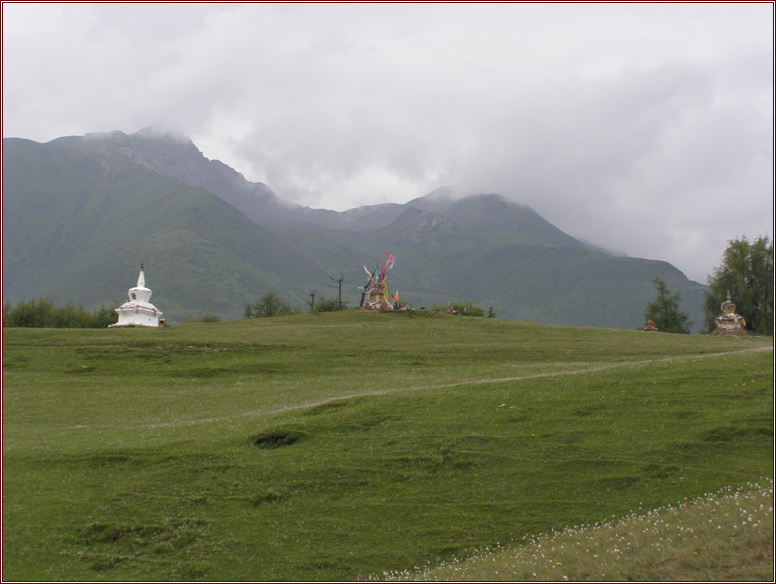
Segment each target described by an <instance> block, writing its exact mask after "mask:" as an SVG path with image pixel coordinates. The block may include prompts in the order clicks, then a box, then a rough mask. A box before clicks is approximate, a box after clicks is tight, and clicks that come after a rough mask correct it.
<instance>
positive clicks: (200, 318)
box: [183, 312, 221, 323]
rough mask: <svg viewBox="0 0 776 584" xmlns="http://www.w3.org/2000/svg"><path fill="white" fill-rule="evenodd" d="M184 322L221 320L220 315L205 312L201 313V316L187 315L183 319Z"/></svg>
mask: <svg viewBox="0 0 776 584" xmlns="http://www.w3.org/2000/svg"><path fill="white" fill-rule="evenodd" d="M183 322H184V323H192V322H221V317H219V316H216V315H215V314H211V313H209V312H208V313H207V314H203V315H201V316H187V317H186V318H184V319H183Z"/></svg>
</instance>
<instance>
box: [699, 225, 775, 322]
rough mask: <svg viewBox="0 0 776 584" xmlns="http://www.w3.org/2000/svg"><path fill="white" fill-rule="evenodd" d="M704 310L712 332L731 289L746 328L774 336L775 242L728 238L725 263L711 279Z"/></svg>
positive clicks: (723, 261) (723, 259)
mask: <svg viewBox="0 0 776 584" xmlns="http://www.w3.org/2000/svg"><path fill="white" fill-rule="evenodd" d="M708 284H709V292H706V293H705V298H704V302H703V311H704V313H705V321H706V322H705V324H706V328H707V330H708V331H709V332H711V331H713V330H714V329H715V328H716V323H715V321H714V319H715V318H716V317H717V316H719V308H720V305H721V304H722V303H723V302H724V301H725V300H726V299H727V294H728V291H730V296H731V298H732V300H733V303H734V304H735V305H736V312H738V314H740V315H741V316H743V317H744V319H745V320H746V328H747V329H748V330H750V331H752V332H754V333H757V334H761V335H773V242H772V241H770V240H769V239H768V237H767V236H765V237H758V238H757V239H755V240H754V241H753V242H752V243H749V241H748V240H747V239H746V237H742V238H741V239H738V238H736V239H734V240H732V241H728V247H727V249H726V250H725V253H724V254H723V256H722V265H720V266H718V267H716V268H714V274H713V275H712V276H709V278H708Z"/></svg>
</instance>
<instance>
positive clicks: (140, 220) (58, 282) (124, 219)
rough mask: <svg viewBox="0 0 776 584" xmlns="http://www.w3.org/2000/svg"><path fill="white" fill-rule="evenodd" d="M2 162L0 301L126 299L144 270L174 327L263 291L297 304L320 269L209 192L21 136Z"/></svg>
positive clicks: (235, 310) (230, 312)
mask: <svg viewBox="0 0 776 584" xmlns="http://www.w3.org/2000/svg"><path fill="white" fill-rule="evenodd" d="M3 162H4V174H3V297H4V300H10V301H19V300H21V299H23V298H31V297H37V296H42V295H47V296H51V297H52V298H53V299H54V300H55V301H57V302H58V303H64V302H67V301H72V302H76V303H82V304H84V305H86V306H95V305H100V304H101V303H111V302H113V301H115V300H123V296H124V295H125V294H126V290H127V289H128V288H129V287H131V286H132V285H133V284H134V282H135V280H136V278H137V271H138V269H139V266H140V263H141V262H143V263H145V265H146V274H147V277H148V284H149V287H151V289H152V290H153V291H154V297H153V300H154V302H156V303H157V306H158V307H159V309H160V310H162V311H163V312H165V314H167V313H170V316H171V318H172V319H173V320H179V319H180V318H181V317H182V316H185V315H186V314H190V313H202V312H207V311H210V312H214V313H217V314H221V315H224V316H231V317H233V318H237V317H239V316H241V313H242V307H243V304H244V301H245V300H250V301H253V300H255V298H256V297H257V296H258V295H259V294H260V293H261V292H265V291H268V290H269V289H279V290H283V291H284V292H286V293H288V292H292V295H293V296H294V299H295V300H299V301H300V302H301V301H302V300H303V298H304V296H305V292H306V289H305V281H306V278H307V274H309V273H310V272H311V271H312V270H315V269H317V267H316V266H315V264H314V263H312V262H311V261H310V260H309V259H308V257H307V256H306V255H305V254H303V253H300V252H299V251H298V250H295V249H294V248H293V247H292V246H290V245H289V244H287V243H285V242H284V241H282V240H281V239H279V238H277V237H276V236H274V235H272V234H271V233H269V232H268V231H266V230H264V229H262V228H260V227H259V226H257V225H256V224H255V223H253V222H251V221H250V220H248V219H247V218H246V217H245V216H243V215H242V214H241V213H239V212H238V211H237V210H236V209H234V207H232V206H230V205H228V204H226V203H224V202H223V201H221V200H219V199H218V198H216V197H215V196H213V195H212V194H211V193H208V192H206V191H204V190H202V189H198V188H194V187H189V186H186V185H184V184H182V183H181V182H180V181H178V180H176V179H174V178H171V177H166V176H160V175H158V174H155V173H152V172H150V171H148V170H147V169H146V168H144V167H143V166H139V165H132V164H126V163H124V162H118V163H117V161H115V160H113V161H110V160H107V159H105V158H102V159H100V158H97V157H94V156H89V155H88V154H85V153H84V152H82V151H80V149H78V148H76V149H73V148H70V147H68V145H67V144H66V143H63V142H54V143H49V144H36V143H34V142H29V141H24V140H5V141H4V153H3ZM176 317H177V318H176Z"/></svg>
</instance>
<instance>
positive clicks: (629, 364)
mask: <svg viewBox="0 0 776 584" xmlns="http://www.w3.org/2000/svg"><path fill="white" fill-rule="evenodd" d="M772 351H773V347H772V346H771V347H754V348H748V349H741V350H738V351H724V352H720V353H703V354H695V355H682V356H679V357H665V358H663V359H644V360H641V361H625V362H620V363H607V364H605V365H593V366H590V367H582V368H579V369H568V370H562V371H547V372H544V373H536V374H532V375H518V376H514V377H496V378H484V379H467V380H463V381H457V382H455V383H440V384H433V385H418V386H413V387H393V388H388V389H376V390H366V391H359V392H355V393H346V394H342V395H336V396H332V397H329V398H326V399H322V400H319V401H314V402H306V403H302V404H296V405H293V406H285V407H277V408H261V409H257V410H251V411H248V412H243V413H241V414H235V415H231V416H222V417H213V418H199V419H196V420H176V421H172V422H161V423H156V424H142V425H140V426H138V427H139V428H148V429H155V428H182V427H186V426H194V425H198V424H211V423H217V422H228V421H230V420H236V419H247V418H259V417H261V416H268V415H272V414H280V413H283V412H290V411H295V410H305V409H308V408H314V407H316V406H321V405H324V404H328V403H331V402H334V401H339V400H345V399H351V398H354V397H368V396H379V395H391V394H395V393H404V392H411V391H423V390H428V389H446V388H449V387H460V386H462V385H485V384H490V383H505V382H509V381H524V380H528V379H539V378H545V377H561V376H566V375H584V374H586V373H596V372H600V371H611V370H614V369H626V368H638V367H648V366H650V365H659V364H662V363H673V362H676V361H686V360H690V359H692V360H696V359H708V358H712V357H721V356H726V355H740V354H742V353H764V352H772ZM556 366H561V367H562V366H563V364H562V363H560V364H556ZM77 427H78V428H89V427H95V426H77Z"/></svg>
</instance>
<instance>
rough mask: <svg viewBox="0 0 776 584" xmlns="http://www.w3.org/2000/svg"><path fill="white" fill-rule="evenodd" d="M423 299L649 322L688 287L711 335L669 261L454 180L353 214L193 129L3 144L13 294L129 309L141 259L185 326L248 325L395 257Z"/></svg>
mask: <svg viewBox="0 0 776 584" xmlns="http://www.w3.org/2000/svg"><path fill="white" fill-rule="evenodd" d="M386 252H391V253H393V254H394V256H395V258H396V265H395V267H394V269H393V270H392V271H391V273H390V274H389V277H388V282H389V285H390V286H391V289H392V290H394V289H398V291H399V294H400V298H401V300H402V302H409V303H411V304H412V306H414V307H415V308H420V307H422V306H431V305H432V304H440V305H441V304H447V303H448V302H449V301H463V300H471V301H473V302H474V303H475V304H478V305H480V306H483V307H488V306H493V307H494V309H495V310H496V311H497V315H498V316H499V317H502V318H513V319H520V320H528V321H533V322H541V323H549V324H566V325H584V326H602V327H612V328H637V327H640V326H643V315H642V313H643V310H644V308H645V306H646V305H647V303H648V302H649V301H650V300H652V299H653V298H654V296H655V289H654V287H653V285H652V279H653V278H655V277H659V278H661V279H662V280H664V281H665V282H666V283H667V284H668V287H669V289H671V290H672V291H674V292H680V293H681V294H682V298H683V303H682V306H681V309H682V310H683V311H685V312H687V313H688V314H690V317H691V319H692V320H693V322H694V324H695V328H696V329H697V328H698V327H699V326H700V324H701V323H702V292H703V290H705V286H703V285H702V284H699V283H697V282H692V281H690V280H688V279H687V278H686V277H685V276H684V274H682V273H681V272H680V271H679V270H677V269H676V268H675V267H673V266H671V265H670V264H668V263H666V262H661V261H654V260H644V259H636V258H628V257H616V256H613V255H609V254H607V253H603V252H601V251H599V250H594V249H591V248H590V247H589V246H588V245H586V244H584V243H582V242H580V241H579V240H577V239H574V238H573V237H571V236H569V235H568V234H566V233H564V232H562V231H561V230H559V229H557V228H556V227H555V226H553V225H551V224H550V223H548V222H547V221H546V220H545V219H543V218H542V217H540V216H539V215H538V214H537V213H535V212H534V211H533V210H532V209H530V208H529V207H527V206H524V205H519V204H516V203H513V202H510V201H508V200H507V199H505V198H504V197H502V196H500V195H496V194H482V195H473V196H468V197H464V198H459V197H457V195H456V194H455V193H453V192H452V191H451V190H449V189H440V190H438V191H436V192H434V193H431V194H429V195H426V196H424V197H420V198H418V199H415V200H413V201H410V202H409V203H406V204H404V205H399V204H386V205H372V206H366V207H360V208H357V209H352V210H349V211H345V212H335V211H328V210H321V209H310V208H308V207H302V206H299V205H295V204H291V203H288V202H286V201H283V200H282V199H281V198H280V197H279V196H278V195H276V194H275V193H273V192H272V191H271V189H270V188H269V187H267V186H266V185H263V184H261V183H251V182H249V181H247V180H246V179H245V178H244V177H243V176H242V175H241V174H239V173H238V172H237V171H235V170H233V169H231V168H229V167H228V166H227V165H225V164H223V163H222V162H219V161H215V160H208V159H207V158H205V157H204V156H203V155H202V153H201V152H200V151H199V150H198V149H197V148H196V146H194V144H193V143H192V142H191V141H190V140H188V139H187V138H184V137H180V136H174V135H170V134H164V133H159V132H156V131H155V130H152V129H144V130H141V131H140V132H137V133H135V134H131V135H127V134H124V133H122V132H111V133H107V134H93V135H91V134H90V135H87V136H83V137H77V136H73V137H66V138H60V139H57V140H53V141H51V142H48V143H46V144H39V143H36V142H32V141H29V140H23V139H17V138H6V139H4V140H3V300H4V302H5V301H10V302H18V301H20V300H23V299H31V298H36V297H39V296H49V297H51V298H52V299H53V300H54V301H55V302H56V303H58V304H59V303H65V302H74V303H76V304H83V305H84V306H86V307H95V308H96V307H99V306H100V305H101V304H113V303H120V302H123V300H124V297H125V294H126V291H127V289H128V288H129V287H131V286H133V285H134V283H135V280H136V278H137V272H138V269H139V267H140V264H141V263H144V264H145V267H146V278H147V284H148V286H149V287H150V288H151V289H152V290H153V297H152V302H154V304H155V305H156V306H157V307H158V308H159V309H160V310H162V312H163V313H164V316H165V317H167V318H168V320H169V321H170V322H178V321H180V320H182V319H184V318H186V317H188V316H196V315H201V314H205V313H212V314H215V315H218V316H221V317H222V318H226V319H234V318H240V317H241V316H242V312H243V306H244V303H245V302H246V301H248V302H253V301H255V300H256V299H257V298H258V297H259V296H260V295H261V294H264V293H266V292H269V291H270V290H274V291H275V292H277V293H278V294H279V295H280V296H281V297H283V298H284V299H286V300H287V301H289V302H291V303H292V304H293V305H295V306H296V307H298V308H299V309H304V303H305V301H306V300H307V299H309V296H308V294H309V293H311V292H313V291H315V292H316V294H317V298H321V297H324V296H328V297H332V296H335V295H336V294H337V289H336V288H335V287H334V282H333V279H340V278H341V279H343V280H344V282H343V299H344V300H346V301H347V302H348V304H349V305H350V306H357V305H358V303H359V301H360V298H361V294H360V292H359V291H358V289H357V287H358V286H359V285H362V284H364V283H365V280H366V274H365V273H364V269H363V266H364V265H366V267H367V268H370V269H371V268H374V266H375V265H376V264H379V265H382V263H383V261H384V258H385V253H386Z"/></svg>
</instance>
